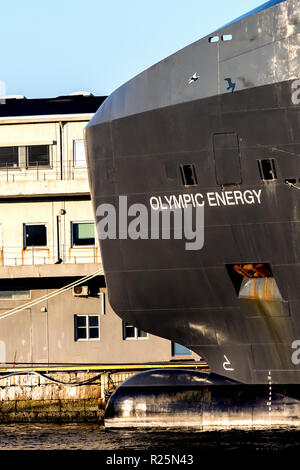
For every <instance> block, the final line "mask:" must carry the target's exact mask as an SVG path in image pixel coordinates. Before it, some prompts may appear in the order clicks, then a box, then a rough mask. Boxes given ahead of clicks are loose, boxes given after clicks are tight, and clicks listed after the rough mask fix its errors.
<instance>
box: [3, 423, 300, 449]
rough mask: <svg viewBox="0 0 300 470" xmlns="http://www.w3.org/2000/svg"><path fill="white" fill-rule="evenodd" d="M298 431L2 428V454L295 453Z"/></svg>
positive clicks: (71, 426)
mask: <svg viewBox="0 0 300 470" xmlns="http://www.w3.org/2000/svg"><path fill="white" fill-rule="evenodd" d="M299 446H300V431H299V430H297V429H286V428H280V429H276V430H274V429H273V430H268V431H266V430H261V431H260V430H256V431H216V432H215V431H214V432H202V431H200V430H199V431H197V430H195V429H193V430H184V431H182V430H175V429H170V430H149V429H147V430H145V431H144V430H142V429H139V430H124V429H123V430H120V431H119V430H105V429H104V428H103V427H102V426H98V425H95V424H91V425H89V424H78V425H76V424H64V425H57V424H8V425H7V424H1V425H0V449H1V450H8V449H9V450H61V449H64V450H115V451H117V450H122V449H123V450H124V449H126V450H140V451H141V450H151V451H153V450H161V451H163V450H166V449H169V450H171V449H176V452H187V451H188V452H189V453H192V452H193V451H194V452H200V451H202V450H203V451H209V450H210V449H211V450H213V449H219V450H226V451H227V450H228V451H235V450H239V451H240V450H243V449H244V450H247V451H249V450H250V451H251V450H257V449H261V450H274V451H275V450H276V451H278V450H285V451H286V450H289V449H291V450H295V449H296V448H299Z"/></svg>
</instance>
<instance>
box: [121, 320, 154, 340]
mask: <svg viewBox="0 0 300 470" xmlns="http://www.w3.org/2000/svg"><path fill="white" fill-rule="evenodd" d="M141 338H144V339H148V333H146V332H145V331H143V330H140V329H139V328H136V327H135V326H133V325H130V324H129V323H126V322H125V321H124V320H123V340H125V339H141Z"/></svg>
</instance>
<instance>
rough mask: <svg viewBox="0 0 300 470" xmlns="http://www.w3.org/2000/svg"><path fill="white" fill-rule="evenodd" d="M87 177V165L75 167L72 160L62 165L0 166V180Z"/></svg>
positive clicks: (44, 179)
mask: <svg viewBox="0 0 300 470" xmlns="http://www.w3.org/2000/svg"><path fill="white" fill-rule="evenodd" d="M76 179H87V167H80V166H78V167H76V166H74V164H73V162H72V161H69V162H65V163H64V164H63V165H60V164H56V163H55V164H53V165H49V166H45V165H39V164H38V163H37V164H36V165H35V166H30V167H26V168H25V167H24V168H21V167H12V166H9V165H8V164H6V165H4V166H0V182H20V181H53V180H54V181H55V180H56V181H57V180H76Z"/></svg>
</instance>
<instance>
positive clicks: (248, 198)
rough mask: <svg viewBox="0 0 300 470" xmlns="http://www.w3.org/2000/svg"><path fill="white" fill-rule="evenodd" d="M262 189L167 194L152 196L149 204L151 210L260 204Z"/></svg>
mask: <svg viewBox="0 0 300 470" xmlns="http://www.w3.org/2000/svg"><path fill="white" fill-rule="evenodd" d="M261 195H262V190H261V189H259V190H258V191H256V190H255V189H252V190H250V189H248V190H246V191H222V192H208V193H205V194H202V193H196V194H192V193H188V194H179V195H174V194H171V195H169V196H152V197H151V198H150V205H151V207H152V209H153V210H166V209H185V208H187V207H188V206H192V207H204V206H205V205H208V206H210V207H218V206H219V207H220V206H239V205H253V204H261Z"/></svg>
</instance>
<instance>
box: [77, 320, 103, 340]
mask: <svg viewBox="0 0 300 470" xmlns="http://www.w3.org/2000/svg"><path fill="white" fill-rule="evenodd" d="M74 338H75V341H94V340H97V339H100V322H99V315H74Z"/></svg>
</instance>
